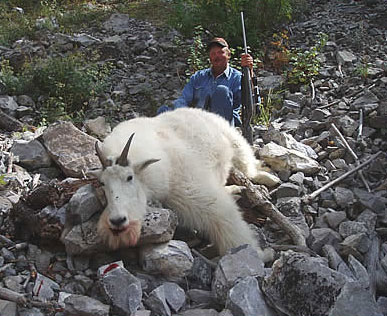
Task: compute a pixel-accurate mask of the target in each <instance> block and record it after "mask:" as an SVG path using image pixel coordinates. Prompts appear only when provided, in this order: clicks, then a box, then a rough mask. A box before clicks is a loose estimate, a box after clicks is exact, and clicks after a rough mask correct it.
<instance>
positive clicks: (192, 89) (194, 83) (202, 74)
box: [173, 66, 242, 122]
mask: <svg viewBox="0 0 387 316" xmlns="http://www.w3.org/2000/svg"><path fill="white" fill-rule="evenodd" d="M241 78H242V73H241V72H240V71H239V70H237V69H235V68H232V67H230V66H227V68H226V70H225V71H224V72H223V73H222V74H221V75H220V76H218V77H217V78H215V77H214V75H213V74H212V70H211V68H207V69H203V70H199V71H197V72H196V73H195V74H193V75H192V76H191V78H190V80H189V82H188V83H187V84H186V85H185V87H184V89H183V92H182V94H181V96H180V97H179V98H178V99H177V100H175V101H174V103H173V106H174V108H175V109H177V108H181V107H187V106H194V107H199V108H204V106H205V105H206V100H207V99H208V97H211V96H212V94H213V93H214V91H215V89H216V87H217V86H218V85H224V86H226V87H228V88H229V89H230V91H231V92H232V94H233V101H232V103H233V104H232V107H233V117H234V120H235V121H238V122H240V116H239V112H240V108H241V80H242V79H241Z"/></svg>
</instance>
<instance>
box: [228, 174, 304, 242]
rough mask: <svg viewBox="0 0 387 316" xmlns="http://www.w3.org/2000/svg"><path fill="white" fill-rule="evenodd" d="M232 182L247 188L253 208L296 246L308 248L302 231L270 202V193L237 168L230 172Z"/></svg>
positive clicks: (248, 197)
mask: <svg viewBox="0 0 387 316" xmlns="http://www.w3.org/2000/svg"><path fill="white" fill-rule="evenodd" d="M230 180H231V181H232V182H233V183H235V184H236V185H240V186H243V187H245V188H246V195H247V199H248V200H249V202H250V204H251V206H252V207H254V208H255V207H256V208H258V209H259V211H260V212H262V213H263V214H264V215H265V216H267V217H269V218H270V219H271V220H272V221H273V222H274V223H276V224H277V225H278V226H280V227H281V228H282V229H283V230H284V231H285V232H286V233H287V234H288V235H289V236H290V238H291V239H292V240H293V242H294V243H295V244H296V245H298V246H305V247H306V242H305V237H304V236H303V235H302V233H301V231H300V229H299V228H298V227H297V226H296V225H294V224H293V223H292V222H291V221H290V220H289V219H288V218H287V217H286V216H284V215H283V214H282V213H281V212H280V211H279V210H278V209H277V208H276V207H275V206H274V205H273V203H271V202H270V201H269V199H270V196H269V193H268V192H265V191H264V190H259V189H258V187H257V186H254V184H253V183H252V182H251V181H250V180H249V179H248V178H247V177H246V176H245V175H244V174H243V173H242V172H241V171H239V170H237V169H235V168H233V169H232V170H231V172H230Z"/></svg>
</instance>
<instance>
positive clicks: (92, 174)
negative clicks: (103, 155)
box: [85, 169, 103, 179]
mask: <svg viewBox="0 0 387 316" xmlns="http://www.w3.org/2000/svg"><path fill="white" fill-rule="evenodd" d="M102 172H103V170H102V169H88V170H87V171H86V172H85V175H86V177H87V178H97V179H99V177H100V176H101V175H102Z"/></svg>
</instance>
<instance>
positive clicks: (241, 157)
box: [232, 134, 280, 187]
mask: <svg viewBox="0 0 387 316" xmlns="http://www.w3.org/2000/svg"><path fill="white" fill-rule="evenodd" d="M233 136H234V137H235V138H234V140H233V141H234V143H233V149H234V155H233V160H232V162H233V165H234V167H235V168H237V169H239V170H240V171H242V172H243V173H244V174H245V175H246V176H247V177H248V178H249V179H250V180H251V181H253V182H254V183H258V184H264V185H266V186H268V187H273V186H276V185H277V184H278V183H279V182H280V179H279V178H278V177H277V176H275V175H273V174H271V173H270V168H268V167H264V166H263V163H262V161H260V160H258V159H256V158H255V155H254V152H253V150H252V148H251V147H250V145H249V144H248V143H247V142H246V141H245V139H243V137H242V136H241V135H239V134H237V135H233Z"/></svg>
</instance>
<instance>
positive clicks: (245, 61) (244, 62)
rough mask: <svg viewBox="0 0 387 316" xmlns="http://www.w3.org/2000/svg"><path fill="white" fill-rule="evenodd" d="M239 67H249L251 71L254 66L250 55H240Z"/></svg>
mask: <svg viewBox="0 0 387 316" xmlns="http://www.w3.org/2000/svg"><path fill="white" fill-rule="evenodd" d="M241 66H242V67H249V68H250V70H251V71H252V70H253V66H254V60H253V57H251V55H250V54H242V56H241Z"/></svg>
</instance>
